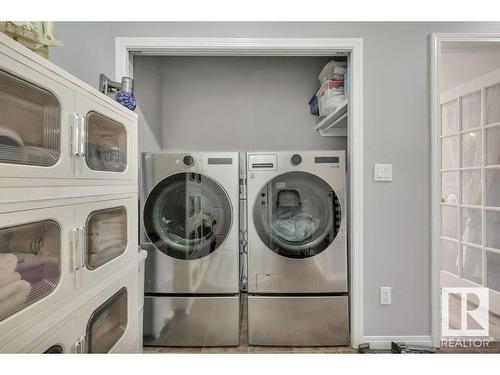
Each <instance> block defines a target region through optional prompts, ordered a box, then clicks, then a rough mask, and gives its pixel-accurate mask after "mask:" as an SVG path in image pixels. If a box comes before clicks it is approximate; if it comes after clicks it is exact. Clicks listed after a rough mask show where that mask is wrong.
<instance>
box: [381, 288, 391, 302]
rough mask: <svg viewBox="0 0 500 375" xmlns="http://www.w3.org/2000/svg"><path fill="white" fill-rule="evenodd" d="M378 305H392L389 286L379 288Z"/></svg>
mask: <svg viewBox="0 0 500 375" xmlns="http://www.w3.org/2000/svg"><path fill="white" fill-rule="evenodd" d="M380 304H381V305H390V304H392V288H391V287H390V286H381V287H380Z"/></svg>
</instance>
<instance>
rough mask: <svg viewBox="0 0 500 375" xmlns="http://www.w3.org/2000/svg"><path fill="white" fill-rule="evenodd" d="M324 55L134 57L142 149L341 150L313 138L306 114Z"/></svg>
mask: <svg viewBox="0 0 500 375" xmlns="http://www.w3.org/2000/svg"><path fill="white" fill-rule="evenodd" d="M329 60H330V59H329V58H328V57H150V56H137V57H135V59H134V65H135V70H134V79H135V81H136V85H137V88H136V96H137V100H138V103H139V107H140V108H139V114H140V116H141V119H144V121H142V122H141V128H140V129H139V143H140V146H141V151H156V150H158V146H162V148H163V149H164V150H200V151H214V150H218V151H257V150H291V149H292V150H301V149H306V150H311V149H343V150H345V149H346V138H345V137H320V136H318V134H317V133H316V132H315V131H314V130H313V128H314V126H315V125H316V122H317V121H318V117H317V116H313V115H311V114H310V113H309V105H308V101H309V99H310V97H311V96H312V94H313V93H314V92H315V91H316V90H317V89H318V86H319V81H318V79H317V76H318V73H319V72H320V71H321V68H322V67H323V66H324V64H325V63H326V62H328V61H329ZM158 86H160V87H161V93H158ZM158 105H160V107H159V108H158ZM155 106H156V108H155ZM159 112H160V113H161V121H158V118H157V116H158V113H159ZM152 134H154V137H151V135H152ZM159 139H161V140H162V141H161V143H160V145H158V143H159V142H158V141H159Z"/></svg>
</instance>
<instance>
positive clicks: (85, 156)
mask: <svg viewBox="0 0 500 375" xmlns="http://www.w3.org/2000/svg"><path fill="white" fill-rule="evenodd" d="M76 106H77V113H78V115H79V120H80V128H79V129H80V134H79V137H80V140H81V146H80V147H79V149H78V150H76V149H75V152H76V154H75V156H76V164H75V170H76V177H77V178H85V179H106V180H110V179H111V180H132V179H133V178H134V173H135V169H136V167H137V164H136V163H137V162H136V159H137V157H136V150H135V147H134V145H135V141H136V139H137V134H136V132H137V124H136V122H134V121H131V120H130V119H128V118H126V117H124V116H123V115H120V114H119V113H117V112H115V111H112V110H110V109H109V108H108V107H107V106H105V105H103V104H101V103H99V102H97V101H95V100H90V99H89V98H87V97H86V96H84V95H82V94H78V95H77V100H76Z"/></svg>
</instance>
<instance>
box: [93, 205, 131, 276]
mask: <svg viewBox="0 0 500 375" xmlns="http://www.w3.org/2000/svg"><path fill="white" fill-rule="evenodd" d="M86 228H87V246H86V248H87V259H86V266H87V268H88V269H90V270H94V269H96V268H98V267H100V266H102V265H103V264H105V263H107V262H109V261H110V260H112V259H115V258H116V257H118V256H120V255H121V254H123V252H124V251H125V250H126V248H127V238H128V234H127V209H126V208H125V207H123V206H122V207H114V208H108V209H104V210H98V211H94V212H92V213H91V214H90V215H89V217H88V218H87V224H86Z"/></svg>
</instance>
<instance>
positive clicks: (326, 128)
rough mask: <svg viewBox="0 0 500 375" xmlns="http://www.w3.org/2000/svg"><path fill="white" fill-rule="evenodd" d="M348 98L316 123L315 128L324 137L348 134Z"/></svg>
mask: <svg viewBox="0 0 500 375" xmlns="http://www.w3.org/2000/svg"><path fill="white" fill-rule="evenodd" d="M347 101H348V100H347V99H345V100H344V101H343V102H342V103H340V104H339V105H338V106H337V108H335V110H333V111H332V112H331V113H329V114H328V115H327V116H326V117H325V118H324V119H322V120H321V121H320V122H318V124H317V125H316V127H315V129H316V130H317V131H318V132H319V135H321V136H322V137H346V136H347V113H348V112H347Z"/></svg>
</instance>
